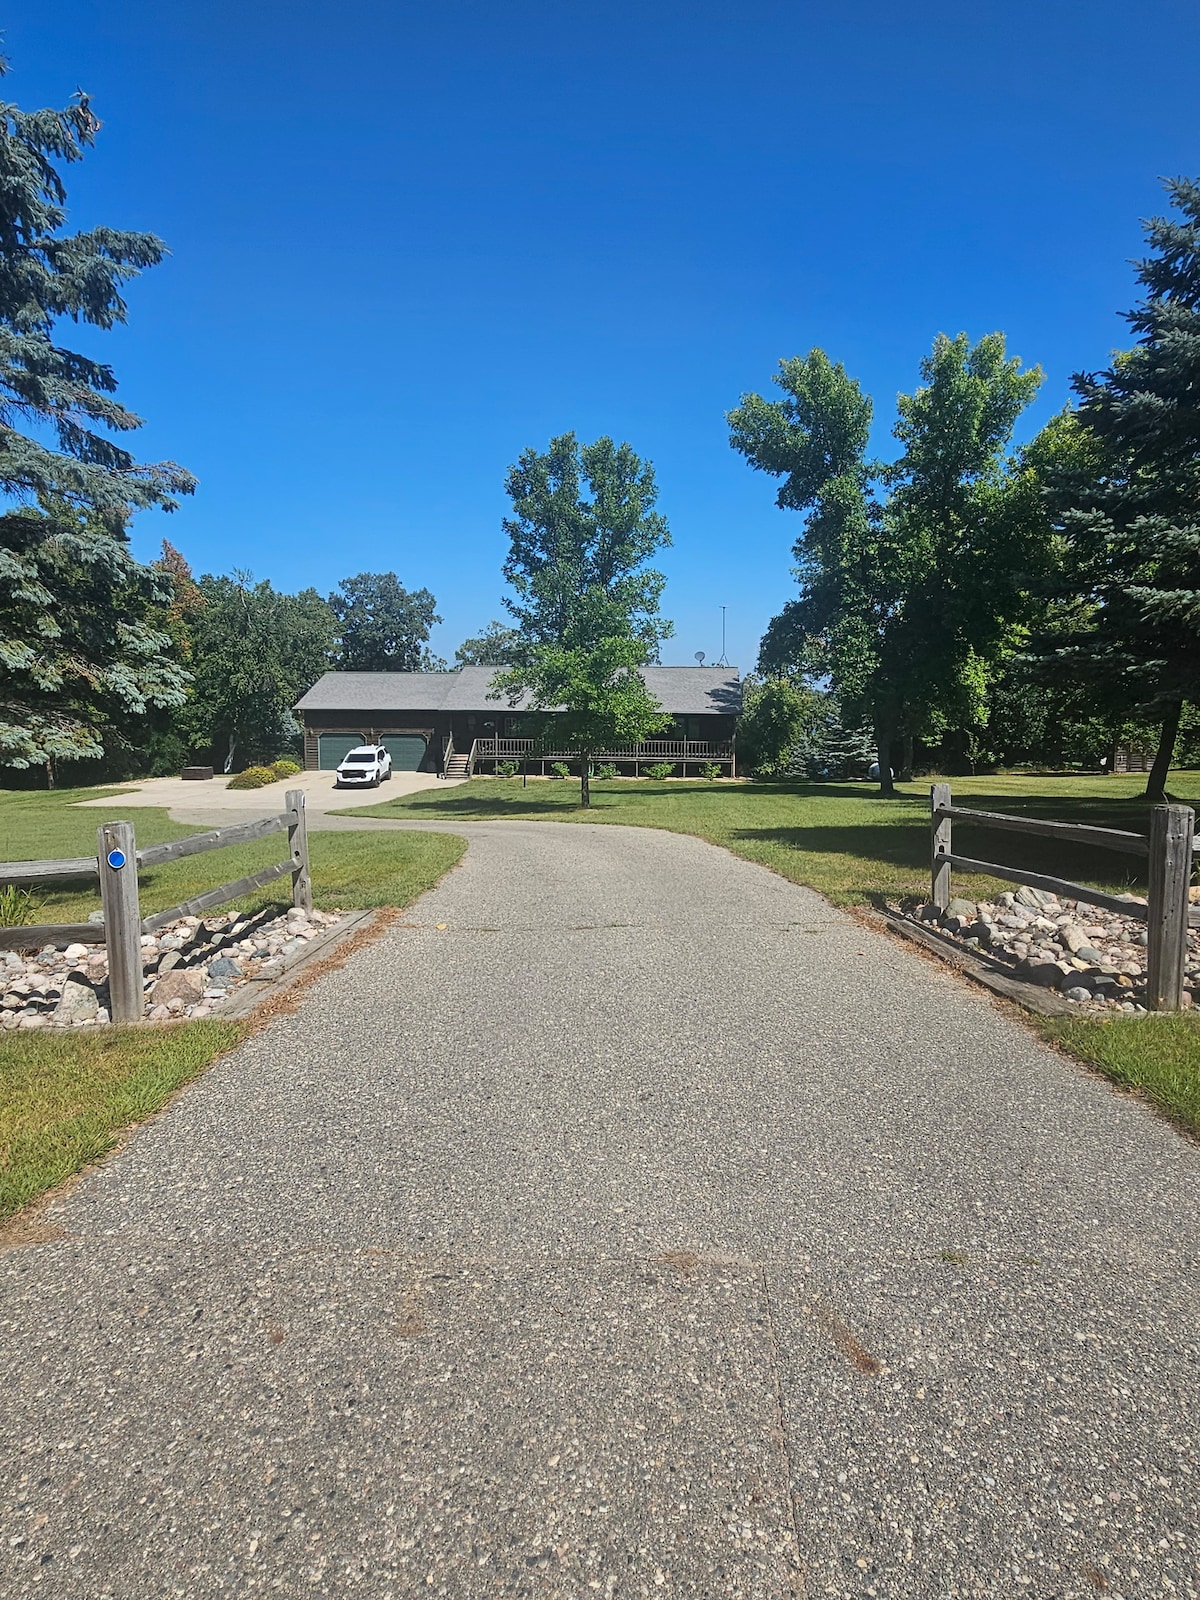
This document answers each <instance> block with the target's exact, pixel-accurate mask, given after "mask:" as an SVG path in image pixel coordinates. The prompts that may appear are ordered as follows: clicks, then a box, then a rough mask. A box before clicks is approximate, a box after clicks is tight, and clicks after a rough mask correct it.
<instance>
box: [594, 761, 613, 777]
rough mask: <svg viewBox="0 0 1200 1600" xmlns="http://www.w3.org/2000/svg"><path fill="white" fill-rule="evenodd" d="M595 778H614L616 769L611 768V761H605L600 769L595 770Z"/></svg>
mask: <svg viewBox="0 0 1200 1600" xmlns="http://www.w3.org/2000/svg"><path fill="white" fill-rule="evenodd" d="M596 776H597V777H598V778H615V777H616V776H617V769H616V767H614V766H613V764H612V762H611V761H606V762H605V763H604V765H603V766H602V767H597V768H596Z"/></svg>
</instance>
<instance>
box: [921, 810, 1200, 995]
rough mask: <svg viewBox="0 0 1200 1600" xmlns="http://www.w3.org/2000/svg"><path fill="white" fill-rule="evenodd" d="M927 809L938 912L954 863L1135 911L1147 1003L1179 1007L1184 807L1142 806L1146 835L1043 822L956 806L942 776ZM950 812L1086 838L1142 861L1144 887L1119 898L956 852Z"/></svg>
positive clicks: (1188, 828) (1188, 919) (1186, 881)
mask: <svg viewBox="0 0 1200 1600" xmlns="http://www.w3.org/2000/svg"><path fill="white" fill-rule="evenodd" d="M929 813H930V875H931V882H932V890H931V895H930V898H931V899H932V901H933V904H934V905H935V906H937V908H938V910H939V911H945V910H946V908H947V907H948V906H949V904H950V898H951V895H950V873H951V869H952V868H955V867H957V868H959V869H960V870H961V871H963V872H985V873H987V874H988V875H989V876H990V877H993V878H1000V879H1002V880H1003V881H1004V882H1007V883H1023V884H1028V885H1029V886H1030V887H1031V888H1034V889H1046V890H1049V891H1050V893H1052V894H1056V895H1066V896H1068V897H1069V898H1070V899H1073V900H1081V901H1082V902H1083V903H1084V904H1085V905H1094V906H1104V907H1105V908H1106V909H1107V910H1109V911H1119V912H1121V913H1123V914H1124V915H1125V916H1128V917H1137V918H1139V919H1140V920H1142V921H1144V922H1145V923H1146V924H1147V930H1146V931H1147V962H1146V970H1147V976H1146V998H1147V1005H1148V1006H1149V1008H1150V1010H1152V1011H1177V1010H1178V1009H1179V1007H1180V1005H1181V1003H1182V1000H1183V977H1184V967H1185V965H1186V960H1187V932H1188V928H1189V926H1191V925H1196V924H1197V922H1198V921H1200V919H1198V918H1197V915H1196V912H1195V911H1193V910H1192V908H1191V907H1190V905H1189V903H1188V888H1189V886H1190V884H1191V877H1192V848H1193V844H1194V843H1195V839H1194V834H1195V827H1196V815H1195V812H1194V811H1193V810H1192V808H1191V807H1190V806H1155V807H1154V809H1153V811H1152V812H1151V813H1150V837H1149V838H1146V837H1145V836H1144V835H1143V834H1140V833H1126V832H1124V831H1123V830H1121V829H1119V828H1093V827H1090V826H1087V825H1086V824H1082V823H1073V822H1044V821H1042V820H1041V819H1040V818H1036V817H1014V816H1009V815H1007V814H1004V813H1001V812H996V811H976V810H973V809H972V808H970V807H968V806H956V805H954V804H953V801H952V798H951V793H950V785H949V784H948V783H935V784H934V785H933V787H932V789H931V790H930V791H929ZM956 817H957V818H958V819H959V820H960V821H962V822H969V823H971V824H972V825H973V826H975V827H980V828H988V829H992V828H995V829H1000V830H1007V831H1009V832H1013V833H1026V834H1032V835H1034V836H1035V837H1038V838H1043V839H1058V840H1060V841H1062V842H1064V843H1073V844H1090V845H1095V846H1098V847H1099V848H1101V849H1105V850H1114V851H1117V852H1118V853H1120V854H1122V855H1130V856H1136V857H1138V858H1139V859H1141V860H1145V861H1148V863H1149V890H1150V892H1149V895H1148V897H1147V900H1146V901H1145V902H1142V901H1140V900H1133V899H1123V898H1122V897H1121V896H1120V895H1115V894H1106V893H1105V892H1104V891H1103V890H1101V889H1093V888H1090V887H1089V886H1088V885H1087V884H1085V883H1071V882H1069V881H1068V880H1067V879H1065V878H1055V877H1051V876H1050V875H1049V874H1047V873H1044V872H1029V871H1027V870H1026V869H1025V868H1023V867H1011V866H1003V865H1000V864H998V863H996V862H994V861H980V860H978V859H977V858H976V857H974V856H964V855H959V854H957V853H956V852H955V850H954V847H953V838H952V833H951V827H952V823H953V820H954V819H955V818H956Z"/></svg>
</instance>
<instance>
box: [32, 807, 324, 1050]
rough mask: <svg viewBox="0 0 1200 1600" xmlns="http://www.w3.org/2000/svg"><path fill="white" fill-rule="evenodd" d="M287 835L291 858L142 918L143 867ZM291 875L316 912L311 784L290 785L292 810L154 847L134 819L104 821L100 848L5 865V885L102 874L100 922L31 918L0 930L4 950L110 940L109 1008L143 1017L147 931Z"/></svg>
mask: <svg viewBox="0 0 1200 1600" xmlns="http://www.w3.org/2000/svg"><path fill="white" fill-rule="evenodd" d="M285 831H286V833H287V836H288V857H287V860H286V861H278V862H276V863H275V864H274V865H273V866H270V867H263V868H261V869H260V870H259V871H258V872H251V873H249V874H248V875H247V876H246V877H244V878H235V879H234V880H233V881H232V882H230V883H223V884H220V885H219V886H218V887H217V888H215V889H209V890H207V891H206V892H205V893H204V894H200V895H196V896H195V897H194V898H193V899H191V900H184V901H181V902H180V904H179V905H177V906H172V907H171V908H170V909H169V910H167V911H159V912H156V913H155V914H154V915H153V916H150V917H145V918H143V917H142V915H141V910H140V900H139V894H138V871H139V869H140V868H142V867H152V866H160V865H161V864H162V863H163V862H166V861H179V860H181V859H182V858H183V857H185V856H194V855H200V854H202V853H203V852H204V851H206V850H224V849H226V848H227V847H228V846H230V845H235V844H249V843H251V842H252V841H253V840H255V839H264V838H268V837H269V836H270V835H271V834H273V833H283V832H285ZM287 873H290V874H291V878H292V904H293V905H296V906H302V907H303V909H304V910H305V911H311V910H312V875H311V873H310V871H309V861H308V827H307V823H306V820H305V814H304V790H303V789H289V790H288V793H287V809H286V811H282V812H279V813H278V814H277V815H275V816H271V817H259V818H257V819H256V820H255V821H254V822H239V823H235V824H233V826H231V827H228V828H216V829H214V830H212V831H211V832H209V833H193V834H189V835H188V837H187V838H185V839H176V840H174V841H172V842H171V843H170V844H155V845H149V846H148V847H147V848H146V849H145V850H141V851H139V850H138V848H137V839H136V836H135V834H134V828H133V824H132V823H131V822H105V823H102V824H101V826H100V827H99V828H98V829H97V830H96V854H95V855H94V856H79V857H72V858H70V859H63V860H60V861H7V862H4V863H0V885H2V884H5V883H48V882H53V881H54V880H56V879H57V880H60V881H61V880H67V879H72V878H85V877H99V880H100V904H101V907H102V911H103V918H102V920H101V921H100V922H59V923H40V924H25V925H22V926H17V927H12V928H0V950H26V949H29V948H31V947H36V946H40V945H44V944H103V945H104V946H105V947H106V949H107V952H108V991H109V1014H110V1016H111V1017H112V1020H113V1021H114V1022H140V1021H141V1020H142V1012H143V1004H142V934H143V933H153V932H154V931H155V930H156V929H157V928H163V927H166V925H167V924H168V923H169V922H174V921H175V919H176V918H177V917H189V916H199V915H201V914H202V913H203V912H205V911H212V910H215V908H216V907H217V906H223V905H227V904H228V902H229V901H230V900H237V899H240V898H241V896H242V895H244V894H248V893H249V892H250V891H251V890H252V889H260V888H262V887H263V886H264V885H265V884H268V883H273V882H274V881H275V879H276V878H282V877H283V876H284V875H285V874H287Z"/></svg>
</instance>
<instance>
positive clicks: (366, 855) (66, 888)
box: [0, 789, 466, 922]
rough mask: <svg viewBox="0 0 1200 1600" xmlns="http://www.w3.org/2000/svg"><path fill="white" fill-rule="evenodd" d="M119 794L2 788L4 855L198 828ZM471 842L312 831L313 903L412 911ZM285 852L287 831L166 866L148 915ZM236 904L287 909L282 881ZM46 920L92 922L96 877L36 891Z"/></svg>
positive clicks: (149, 875) (144, 899)
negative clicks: (93, 804)
mask: <svg viewBox="0 0 1200 1600" xmlns="http://www.w3.org/2000/svg"><path fill="white" fill-rule="evenodd" d="M101 795H109V796H111V797H112V799H113V806H112V808H111V810H109V808H107V807H105V808H103V809H98V808H97V809H93V808H89V809H88V810H86V811H83V810H80V809H79V807H78V805H77V803H76V802H78V801H80V800H90V799H95V798H99V797H100V796H101ZM120 801H121V794H120V792H119V791H114V790H106V789H59V790H55V791H53V792H52V793H49V794H46V793H40V794H30V793H27V792H23V791H20V792H15V791H13V790H0V859H3V860H6V861H29V860H36V859H41V858H49V857H53V856H82V855H89V854H91V855H94V854H95V850H96V829H97V827H98V826H99V824H100V823H101V822H110V821H114V820H127V821H130V822H132V823H133V825H134V828H135V830H136V833H137V842H138V844H139V845H146V844H162V843H164V842H165V841H166V840H169V839H181V838H183V837H184V836H185V835H186V834H189V833H195V832H197V831H198V830H197V829H196V828H194V827H189V826H187V825H186V824H184V823H178V822H172V821H171V818H170V816H169V814H168V813H167V812H166V811H165V810H162V809H159V808H157V807H151V806H129V807H126V808H125V809H124V810H122V807H121V804H120ZM465 849H466V845H465V844H464V843H463V841H462V840H461V839H456V838H454V837H453V836H452V835H450V834H444V833H403V834H402V833H379V832H374V833H370V832H363V833H317V832H315V831H314V832H313V833H310V835H309V856H310V860H311V866H312V878H313V898H314V901H315V903H316V905H317V906H318V907H319V908H320V909H322V910H326V911H329V910H334V909H342V908H346V909H349V908H353V909H355V910H366V909H369V908H370V907H373V906H407V905H411V904H412V902H413V901H414V900H415V899H416V898H417V897H418V895H421V894H424V892H425V890H426V889H429V888H431V887H432V886H433V884H435V883H436V882H437V881H438V879H439V878H440V877H441V876H442V874H443V873H444V872H446V871H448V869H449V868H450V867H452V866H453V865H454V864H455V862H457V861H458V860H459V859H460V858H461V856H462V854H463V851H464V850H465ZM286 855H287V848H286V842H285V840H284V836H283V835H282V834H272V835H271V836H270V837H269V838H266V839H258V840H255V842H254V843H253V844H247V845H234V846H232V847H231V848H229V849H225V850H213V851H206V852H205V853H204V854H203V855H197V856H187V857H185V858H184V859H183V860H182V861H168V862H166V863H165V864H164V865H162V866H160V867H152V868H150V869H148V870H145V871H143V872H141V873H140V874H139V880H138V881H139V889H140V894H141V904H142V912H143V915H146V916H150V915H153V914H154V913H155V912H156V911H165V910H166V909H167V908H168V907H169V906H173V905H178V904H179V903H180V902H181V901H183V900H188V899H191V898H192V897H193V896H194V895H198V894H203V893H204V891H205V890H206V889H214V888H216V887H217V885H218V884H221V883H230V882H232V881H233V880H234V879H236V878H243V877H245V876H246V875H247V874H248V873H251V872H256V871H257V870H258V869H259V868H260V867H269V866H270V865H271V864H272V863H273V862H276V861H281V860H283V858H284V857H285V856H286ZM287 882H288V880H287V879H286V878H284V879H280V880H279V881H278V882H276V883H272V884H268V885H267V886H266V888H264V889H260V890H257V891H256V892H255V893H253V894H250V895H247V896H245V897H244V898H243V899H241V900H237V901H234V902H231V904H230V906H229V907H228V908H225V907H223V908H222V909H223V910H224V909H231V910H232V909H238V910H248V909H251V908H255V907H258V906H264V905H276V904H279V903H280V884H287ZM33 895H34V898H35V900H36V901H37V913H36V919H37V920H38V921H40V922H76V921H80V922H81V921H85V920H86V918H87V915H88V913H89V912H90V911H95V910H97V909H98V908H99V905H100V895H99V890H98V888H97V886H96V883H95V880H94V879H90V880H88V879H84V880H81V881H80V882H79V883H72V884H55V885H45V886H39V887H37V888H35V889H34V890H33Z"/></svg>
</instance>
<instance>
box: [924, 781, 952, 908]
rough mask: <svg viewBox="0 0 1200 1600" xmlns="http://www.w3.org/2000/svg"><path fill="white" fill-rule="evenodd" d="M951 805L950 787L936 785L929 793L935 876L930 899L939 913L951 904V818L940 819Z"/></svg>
mask: <svg viewBox="0 0 1200 1600" xmlns="http://www.w3.org/2000/svg"><path fill="white" fill-rule="evenodd" d="M949 804H950V785H949V784H948V783H935V784H934V785H933V787H932V788H931V789H930V791H929V824H930V829H929V854H930V865H931V867H932V874H933V889H932V893H931V894H930V897H929V898H930V899H931V900H932V901H933V903H934V905H935V906H936V907H937V908H938V910H939V911H945V909H946V907H947V906H948V905H949V904H950V863H949V861H947V860H946V859H945V858H946V857H947V856H948V855H949V854H950V818H949V817H939V816H938V812H939V811H940V810H941V808H942V807H943V806H948V805H949Z"/></svg>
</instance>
